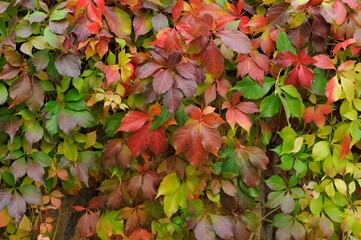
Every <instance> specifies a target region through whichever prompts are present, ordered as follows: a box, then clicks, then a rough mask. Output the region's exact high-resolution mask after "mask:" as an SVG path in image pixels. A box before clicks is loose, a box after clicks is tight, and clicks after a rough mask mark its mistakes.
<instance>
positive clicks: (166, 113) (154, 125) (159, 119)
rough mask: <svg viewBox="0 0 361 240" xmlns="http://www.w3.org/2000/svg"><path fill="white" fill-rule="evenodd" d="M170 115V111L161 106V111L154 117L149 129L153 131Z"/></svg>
mask: <svg viewBox="0 0 361 240" xmlns="http://www.w3.org/2000/svg"><path fill="white" fill-rule="evenodd" d="M170 116H172V113H171V112H169V111H168V109H166V108H165V107H162V111H161V113H160V114H159V115H158V116H156V117H155V118H154V121H153V122H152V125H151V128H150V129H151V130H152V131H154V130H156V129H157V128H159V127H160V126H161V125H162V124H163V123H165V122H166V121H168V119H169V118H170Z"/></svg>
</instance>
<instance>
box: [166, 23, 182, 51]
mask: <svg viewBox="0 0 361 240" xmlns="http://www.w3.org/2000/svg"><path fill="white" fill-rule="evenodd" d="M164 49H165V51H166V53H167V54H168V55H171V54H172V53H173V52H178V51H179V50H181V49H182V44H181V42H180V40H179V34H178V32H177V31H176V30H175V29H172V30H171V31H170V33H169V34H168V37H167V38H166V39H165V43H164Z"/></svg>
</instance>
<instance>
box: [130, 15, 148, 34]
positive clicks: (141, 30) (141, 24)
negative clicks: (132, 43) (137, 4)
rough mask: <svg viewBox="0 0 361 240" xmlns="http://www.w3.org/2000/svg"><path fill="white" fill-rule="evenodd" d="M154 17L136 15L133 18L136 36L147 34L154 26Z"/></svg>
mask: <svg viewBox="0 0 361 240" xmlns="http://www.w3.org/2000/svg"><path fill="white" fill-rule="evenodd" d="M151 21H152V18H151V16H150V15H140V16H136V17H135V18H134V20H133V27H134V33H135V36H136V37H137V38H138V37H139V36H141V35H145V34H147V33H148V32H149V31H150V30H151V28H152V22H151Z"/></svg>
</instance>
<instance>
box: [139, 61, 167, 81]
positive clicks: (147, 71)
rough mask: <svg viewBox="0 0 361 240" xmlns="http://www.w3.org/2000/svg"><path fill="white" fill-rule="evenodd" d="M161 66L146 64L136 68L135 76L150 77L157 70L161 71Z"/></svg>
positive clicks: (151, 63)
mask: <svg viewBox="0 0 361 240" xmlns="http://www.w3.org/2000/svg"><path fill="white" fill-rule="evenodd" d="M162 67H163V66H161V65H159V64H156V63H153V62H148V63H146V64H144V65H142V66H140V67H139V68H137V70H136V76H137V77H138V78H147V77H149V76H151V75H152V74H154V73H155V72H156V71H158V70H159V69H161V68H162Z"/></svg>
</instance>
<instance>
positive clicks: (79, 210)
mask: <svg viewBox="0 0 361 240" xmlns="http://www.w3.org/2000/svg"><path fill="white" fill-rule="evenodd" d="M72 208H73V209H74V210H75V211H77V212H81V211H84V210H86V208H85V207H82V206H73V207H72Z"/></svg>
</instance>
